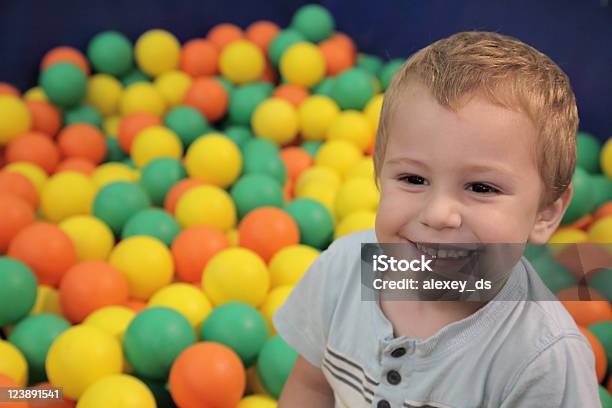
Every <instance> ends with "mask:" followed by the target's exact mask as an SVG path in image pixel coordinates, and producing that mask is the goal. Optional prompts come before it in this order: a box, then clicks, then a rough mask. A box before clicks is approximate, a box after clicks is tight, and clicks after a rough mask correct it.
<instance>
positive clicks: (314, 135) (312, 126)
mask: <svg viewBox="0 0 612 408" xmlns="http://www.w3.org/2000/svg"><path fill="white" fill-rule="evenodd" d="M339 114H340V108H339V107H338V104H336V101H334V100H333V99H332V98H330V97H328V96H325V95H312V96H309V97H308V98H306V99H305V100H304V102H302V103H301V104H300V107H299V108H298V118H299V127H300V133H301V135H302V137H303V138H304V140H323V139H325V134H326V132H327V129H328V128H329V126H330V125H331V123H332V122H333V121H334V119H335V118H336V117H337V116H338V115H339Z"/></svg>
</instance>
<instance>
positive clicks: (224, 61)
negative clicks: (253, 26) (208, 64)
mask: <svg viewBox="0 0 612 408" xmlns="http://www.w3.org/2000/svg"><path fill="white" fill-rule="evenodd" d="M265 66H266V62H265V58H264V55H263V53H262V52H261V49H260V48H259V47H258V46H256V45H255V44H253V43H252V42H250V41H246V40H238V41H234V42H232V43H231V44H229V45H228V46H226V47H225V48H223V51H221V56H220V57H219V70H220V71H221V74H222V75H223V76H224V77H226V78H227V79H229V80H230V81H232V82H234V83H236V84H244V83H246V82H252V81H255V80H256V79H259V78H260V77H261V75H262V74H263V72H264V68H265Z"/></svg>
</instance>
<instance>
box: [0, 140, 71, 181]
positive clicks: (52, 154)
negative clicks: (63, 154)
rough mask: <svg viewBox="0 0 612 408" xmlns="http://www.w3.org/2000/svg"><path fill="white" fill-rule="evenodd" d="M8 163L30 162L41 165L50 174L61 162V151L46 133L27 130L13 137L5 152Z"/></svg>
mask: <svg viewBox="0 0 612 408" xmlns="http://www.w3.org/2000/svg"><path fill="white" fill-rule="evenodd" d="M4 156H5V158H6V162H7V163H15V162H20V161H23V162H30V163H34V164H36V165H38V166H40V167H41V168H42V169H43V170H44V171H46V172H47V173H48V174H51V173H53V171H55V168H56V167H57V164H58V163H59V159H60V153H59V150H58V149H57V147H56V146H55V144H54V143H53V141H52V140H51V139H50V138H49V137H48V136H47V135H46V134H44V133H41V132H36V131H33V132H27V133H23V134H21V135H20V136H19V137H17V138H15V139H12V140H11V141H10V142H9V143H8V145H7V146H6V150H5V153H4Z"/></svg>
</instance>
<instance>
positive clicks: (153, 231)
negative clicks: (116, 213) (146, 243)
mask: <svg viewBox="0 0 612 408" xmlns="http://www.w3.org/2000/svg"><path fill="white" fill-rule="evenodd" d="M180 231H181V228H180V227H179V225H178V223H177V222H176V221H175V220H174V218H172V216H171V215H170V214H168V213H167V212H166V211H164V210H161V209H157V208H149V209H146V210H142V211H140V212H138V213H136V214H134V215H133V216H132V217H130V219H129V220H128V221H127V223H126V224H125V226H124V227H123V232H122V234H121V236H122V238H123V239H126V238H129V237H133V236H136V235H145V236H150V237H153V238H157V239H158V240H160V241H162V242H163V243H164V244H166V245H168V246H170V245H171V244H172V242H173V241H174V239H175V238H176V236H177V235H178V234H179V232H180Z"/></svg>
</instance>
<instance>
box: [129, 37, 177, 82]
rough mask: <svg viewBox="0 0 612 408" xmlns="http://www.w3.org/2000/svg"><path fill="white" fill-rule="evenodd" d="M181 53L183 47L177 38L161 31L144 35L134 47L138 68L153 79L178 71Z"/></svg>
mask: <svg viewBox="0 0 612 408" xmlns="http://www.w3.org/2000/svg"><path fill="white" fill-rule="evenodd" d="M180 53H181V45H180V44H179V42H178V40H177V39H176V37H174V35H172V34H171V33H169V32H168V31H165V30H159V29H156V30H149V31H147V32H145V33H144V34H142V35H141V36H140V37H139V38H138V40H136V45H135V47H134V55H135V57H136V62H137V63H138V66H139V67H140V69H142V70H143V71H144V73H146V74H147V75H150V76H152V77H156V76H158V75H161V74H163V73H164V72H167V71H171V70H174V69H177V68H178V66H179V58H180Z"/></svg>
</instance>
